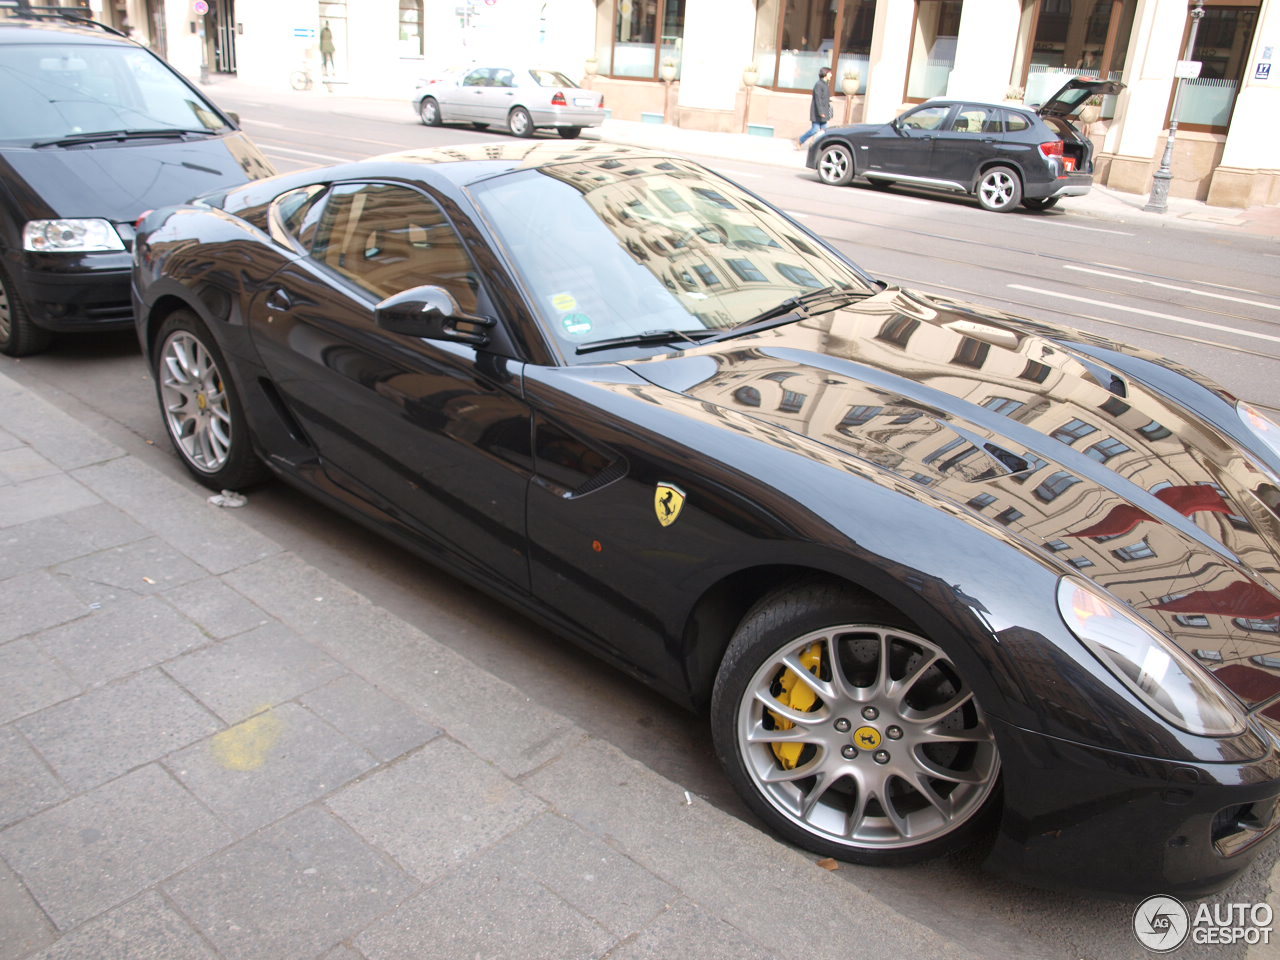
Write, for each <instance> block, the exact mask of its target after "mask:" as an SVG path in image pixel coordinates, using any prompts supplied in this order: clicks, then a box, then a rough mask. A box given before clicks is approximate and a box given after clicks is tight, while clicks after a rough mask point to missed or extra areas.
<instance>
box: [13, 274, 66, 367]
mask: <svg viewBox="0 0 1280 960" xmlns="http://www.w3.org/2000/svg"><path fill="white" fill-rule="evenodd" d="M52 342H53V334H52V333H50V332H49V331H48V330H46V329H45V328H44V327H38V326H36V324H35V323H34V322H33V321H32V319H31V315H30V314H29V313H27V305H26V304H25V303H23V302H22V297H21V296H19V294H18V290H17V288H16V287H15V286H14V285H13V281H12V280H10V279H9V275H8V274H6V273H5V272H4V271H3V270H0V353H3V354H4V355H5V356H9V357H29V356H31V355H32V354H33V353H41V352H42V351H44V350H48V349H49V344H51V343H52Z"/></svg>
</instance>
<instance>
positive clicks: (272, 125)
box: [245, 120, 414, 150]
mask: <svg viewBox="0 0 1280 960" xmlns="http://www.w3.org/2000/svg"><path fill="white" fill-rule="evenodd" d="M245 123H252V124H256V125H258V126H260V127H270V128H271V129H272V130H286V131H288V132H289V133H305V134H308V135H309V136H314V135H315V131H314V130H307V129H305V128H303V127H290V126H288V125H286V124H283V123H268V122H267V121H266V120H245ZM329 136H330V137H332V138H334V139H337V140H350V141H351V142H352V143H372V144H375V145H376V146H379V147H395V148H396V149H397V150H412V149H414V148H413V147H407V146H405V145H404V144H403V143H394V142H392V141H391V140H370V139H369V138H368V137H352V136H349V135H347V134H345V133H334V134H329Z"/></svg>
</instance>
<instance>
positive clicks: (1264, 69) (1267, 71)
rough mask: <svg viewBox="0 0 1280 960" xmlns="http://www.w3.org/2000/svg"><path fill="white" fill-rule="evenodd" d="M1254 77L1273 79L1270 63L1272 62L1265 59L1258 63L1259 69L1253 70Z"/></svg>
mask: <svg viewBox="0 0 1280 960" xmlns="http://www.w3.org/2000/svg"><path fill="white" fill-rule="evenodd" d="M1253 79H1255V80H1270V79H1271V64H1270V63H1268V62H1267V61H1265V60H1264V61H1263V62H1262V63H1260V64H1258V69H1257V70H1255V71H1254V72H1253Z"/></svg>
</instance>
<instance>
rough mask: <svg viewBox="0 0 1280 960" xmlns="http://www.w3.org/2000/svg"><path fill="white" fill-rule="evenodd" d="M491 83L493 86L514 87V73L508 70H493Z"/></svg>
mask: <svg viewBox="0 0 1280 960" xmlns="http://www.w3.org/2000/svg"><path fill="white" fill-rule="evenodd" d="M492 85H493V86H495V87H514V86H515V85H516V75H515V74H514V73H512V72H511V71H510V70H494V71H493V84H492Z"/></svg>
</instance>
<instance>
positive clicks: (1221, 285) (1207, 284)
mask: <svg viewBox="0 0 1280 960" xmlns="http://www.w3.org/2000/svg"><path fill="white" fill-rule="evenodd" d="M1092 262H1093V265H1094V266H1095V267H1106V268H1107V269H1108V270H1124V271H1127V272H1128V273H1138V271H1137V270H1134V269H1133V267H1122V266H1120V265H1119V264H1116V263H1099V262H1098V261H1096V260H1094V261H1092ZM1148 276H1150V274H1148ZM1196 283H1198V284H1200V286H1202V287H1217V288H1218V289H1219V290H1232V291H1234V292H1236V293H1253V294H1257V295H1258V296H1259V297H1265V296H1266V294H1265V293H1263V292H1262V291H1261V290H1251V289H1249V288H1248V287H1233V286H1231V284H1229V283H1214V282H1213V281H1211V280H1197V281H1196Z"/></svg>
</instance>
